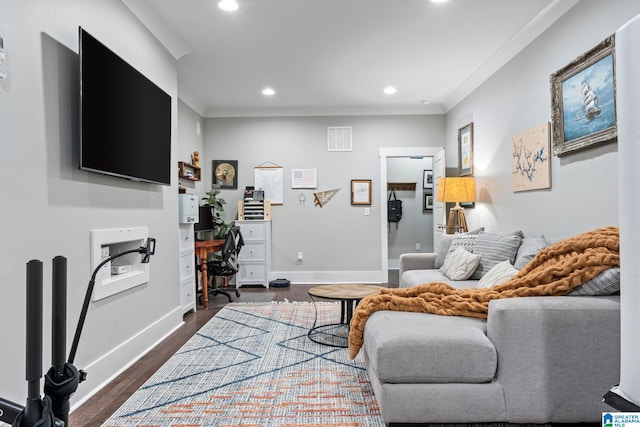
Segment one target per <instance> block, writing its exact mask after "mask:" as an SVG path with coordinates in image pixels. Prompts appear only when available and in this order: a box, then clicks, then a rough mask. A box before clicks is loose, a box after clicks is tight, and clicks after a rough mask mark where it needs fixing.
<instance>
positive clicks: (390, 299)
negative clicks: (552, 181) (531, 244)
mask: <svg viewBox="0 0 640 427" xmlns="http://www.w3.org/2000/svg"><path fill="white" fill-rule="evenodd" d="M619 265H620V240H619V230H618V227H606V228H600V229H597V230H594V231H589V232H586V233H583V234H580V235H577V236H574V237H570V238H568V239H566V240H563V241H561V242H558V243H555V244H553V245H550V246H548V247H546V248H544V249H543V250H541V251H540V252H538V254H537V255H536V256H535V257H534V258H533V260H531V262H529V263H528V264H527V265H526V266H524V267H523V268H522V270H520V271H519V272H518V273H517V274H516V275H515V276H514V277H513V278H511V279H510V280H508V281H507V282H504V283H502V284H499V285H496V286H493V287H491V288H469V289H456V288H454V287H452V286H450V285H448V284H446V283H442V282H434V283H425V284H422V285H418V286H413V287H410V288H399V289H397V288H394V289H382V290H380V291H379V292H378V293H376V294H373V295H370V296H368V297H365V298H364V299H363V300H362V301H360V303H359V304H358V307H357V308H356V311H355V313H354V316H353V318H352V320H351V325H350V331H349V357H351V358H352V359H354V358H355V357H356V355H357V354H358V352H359V351H360V348H361V347H362V340H363V332H364V327H365V323H366V321H367V319H368V318H369V316H370V315H371V314H373V313H375V312H376V311H382V310H395V311H413V312H425V313H434V314H441V315H447V316H469V317H479V318H486V317H487V313H488V310H489V301H491V300H494V299H501V298H513V297H526V296H540V295H566V294H568V293H569V292H571V290H572V289H573V288H575V287H577V286H580V285H581V284H583V283H585V282H588V281H589V280H591V279H593V278H594V277H596V276H597V275H598V274H600V273H601V272H602V271H604V270H606V269H608V268H611V267H613V266H619Z"/></svg>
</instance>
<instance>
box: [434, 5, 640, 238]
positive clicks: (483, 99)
mask: <svg viewBox="0 0 640 427" xmlns="http://www.w3.org/2000/svg"><path fill="white" fill-rule="evenodd" d="M612 5H615V7H612ZM638 12H640V2H638V1H636V0H616V1H615V2H601V1H597V0H583V1H581V2H580V3H578V4H577V5H576V6H575V7H574V8H573V9H572V10H570V11H569V12H568V13H567V15H565V16H564V17H563V18H561V19H560V20H559V21H558V22H556V23H555V24H554V25H553V26H552V27H551V28H550V29H549V30H548V31H546V32H545V33H544V34H543V35H542V36H540V37H539V38H538V39H537V40H536V41H534V42H533V43H532V44H531V45H530V46H529V47H527V48H526V49H525V50H524V51H523V52H521V53H520V54H519V55H518V56H517V57H516V58H514V59H513V60H512V61H511V62H509V63H508V64H507V65H506V66H505V67H503V68H502V69H501V70H500V71H498V72H497V73H496V74H494V75H493V76H492V77H491V78H490V79H489V80H488V81H487V82H485V83H484V84H482V85H481V86H480V87H479V88H478V89H477V90H476V91H475V92H474V93H473V94H472V95H471V96H469V97H468V98H466V99H465V100H464V101H462V102H461V103H460V104H458V105H457V106H456V107H455V108H454V109H452V110H451V111H450V112H449V113H448V114H447V123H446V144H447V145H446V148H447V149H448V152H449V153H455V152H456V150H457V130H458V128H461V127H462V126H464V125H466V124H467V123H469V122H471V121H473V122H474V134H475V138H474V148H475V176H476V178H477V188H478V195H479V200H478V203H477V204H476V208H475V209H471V210H469V209H468V210H467V212H466V213H467V220H468V223H469V228H470V229H471V228H476V227H480V226H485V227H486V228H487V229H488V230H499V231H512V230H516V229H521V230H523V231H524V232H525V234H532V233H544V234H545V235H546V236H550V237H568V236H571V235H573V234H577V233H581V232H584V231H588V230H590V229H594V228H598V227H602V226H607V225H616V224H618V179H617V168H618V154H617V144H609V145H603V146H600V147H597V148H593V149H588V150H585V151H582V152H579V153H575V154H570V155H567V156H564V157H562V158H558V157H552V164H551V176H552V177H551V181H552V188H551V189H550V190H537V191H530V192H522V193H514V192H513V190H512V179H511V145H512V142H511V138H512V136H513V135H517V134H520V133H522V132H523V131H525V130H527V129H530V128H532V127H535V126H537V125H540V124H542V123H545V122H550V121H551V99H550V89H549V75H550V74H552V73H553V72H555V71H557V70H558V69H560V68H562V67H564V66H565V65H567V64H568V63H569V62H571V61H572V60H573V59H574V58H576V57H577V56H579V55H581V54H582V53H584V52H586V51H587V50H589V49H590V48H592V47H593V46H595V45H597V44H598V43H599V42H600V41H601V40H603V39H604V38H606V37H607V36H609V35H611V34H613V33H614V32H615V31H616V29H617V28H618V27H619V26H620V25H621V24H623V23H624V22H626V21H627V20H628V19H630V18H631V17H633V16H635V15H636V14H637V13H638ZM456 162H457V157H456V156H455V155H449V156H447V166H448V167H457V164H456Z"/></svg>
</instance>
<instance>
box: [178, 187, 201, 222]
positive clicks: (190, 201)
mask: <svg viewBox="0 0 640 427" xmlns="http://www.w3.org/2000/svg"><path fill="white" fill-rule="evenodd" d="M178 196H179V203H180V206H179V208H178V211H179V213H180V218H179V221H178V222H179V223H180V224H194V223H196V222H198V196H196V195H195V194H179V195H178Z"/></svg>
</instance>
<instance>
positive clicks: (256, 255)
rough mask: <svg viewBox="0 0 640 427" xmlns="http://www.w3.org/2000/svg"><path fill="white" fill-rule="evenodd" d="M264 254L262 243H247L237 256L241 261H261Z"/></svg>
mask: <svg viewBox="0 0 640 427" xmlns="http://www.w3.org/2000/svg"><path fill="white" fill-rule="evenodd" d="M265 254H266V248H265V245H264V243H247V244H246V245H244V246H243V247H242V249H240V255H239V256H238V257H239V259H240V260H241V261H248V260H263V259H264V257H265Z"/></svg>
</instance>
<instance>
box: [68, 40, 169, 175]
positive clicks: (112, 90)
mask: <svg viewBox="0 0 640 427" xmlns="http://www.w3.org/2000/svg"><path fill="white" fill-rule="evenodd" d="M80 116H81V117H80V169H82V170H87V171H92V172H98V173H103V174H107V175H113V176H118V177H122V178H127V179H131V180H134V181H144V182H151V183H156V184H163V185H170V184H171V96H169V95H168V94H167V93H166V92H164V91H163V90H162V89H160V88H159V87H158V86H157V85H155V84H154V83H153V82H152V81H151V80H149V79H148V78H146V77H145V76H143V75H142V74H141V73H140V72H139V71H138V70H136V69H135V68H133V67H132V66H131V65H129V64H128V63H127V62H125V61H124V60H123V59H121V58H120V57H119V56H118V55H116V54H115V53H113V52H112V51H111V50H110V49H109V48H107V47H106V46H105V45H103V44H102V43H100V42H99V41H98V40H96V39H95V38H94V37H93V36H91V35H90V34H89V33H87V32H86V31H84V30H83V29H82V28H80Z"/></svg>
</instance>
